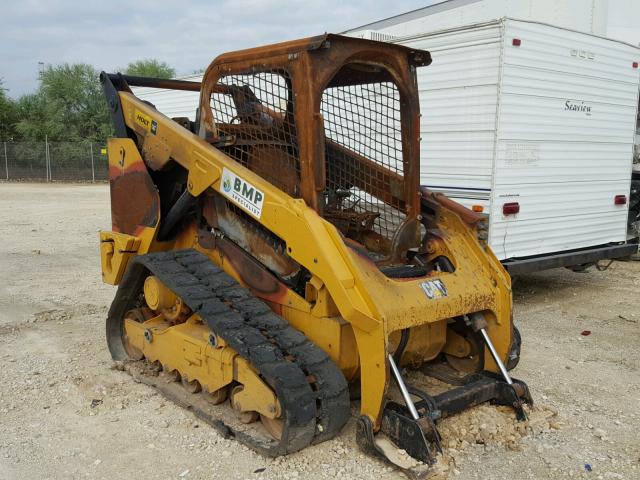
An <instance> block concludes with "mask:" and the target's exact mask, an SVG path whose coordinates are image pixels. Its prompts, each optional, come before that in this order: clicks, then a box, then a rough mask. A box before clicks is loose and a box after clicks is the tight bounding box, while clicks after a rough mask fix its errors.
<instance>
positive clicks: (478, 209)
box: [471, 205, 484, 213]
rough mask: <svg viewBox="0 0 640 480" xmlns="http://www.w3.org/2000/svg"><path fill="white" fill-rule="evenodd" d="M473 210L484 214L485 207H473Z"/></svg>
mask: <svg viewBox="0 0 640 480" xmlns="http://www.w3.org/2000/svg"><path fill="white" fill-rule="evenodd" d="M471 210H473V211H474V212H476V213H482V212H484V207H483V206H482V205H471Z"/></svg>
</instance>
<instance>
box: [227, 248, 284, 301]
mask: <svg viewBox="0 0 640 480" xmlns="http://www.w3.org/2000/svg"><path fill="white" fill-rule="evenodd" d="M216 246H217V248H218V249H219V250H220V252H221V253H222V254H223V256H224V259H225V261H228V262H229V263H230V264H231V265H232V267H233V269H234V270H235V271H236V272H237V273H238V275H239V276H240V279H241V280H242V282H243V283H245V284H246V285H247V286H248V287H249V288H251V289H252V290H253V291H254V292H255V293H256V295H257V296H259V297H261V298H263V299H265V300H271V301H275V302H278V301H279V300H281V299H282V298H283V297H284V295H285V294H286V292H287V287H286V286H285V285H284V284H283V283H282V282H280V281H279V280H278V279H277V278H276V277H275V276H274V275H273V274H272V273H270V272H269V271H268V270H267V269H266V268H264V266H263V265H262V264H261V263H260V262H258V261H257V260H256V259H254V258H253V257H252V256H251V255H249V254H248V253H247V252H246V251H245V250H244V249H242V248H240V247H239V246H237V245H236V244H235V243H233V242H232V241H230V240H227V239H226V238H219V239H217V241H216Z"/></svg>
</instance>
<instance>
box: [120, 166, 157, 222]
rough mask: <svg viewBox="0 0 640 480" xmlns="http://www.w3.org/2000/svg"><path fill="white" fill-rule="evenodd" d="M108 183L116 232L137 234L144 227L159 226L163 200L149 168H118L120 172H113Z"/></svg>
mask: <svg viewBox="0 0 640 480" xmlns="http://www.w3.org/2000/svg"><path fill="white" fill-rule="evenodd" d="M110 170H117V169H110ZM110 173H111V171H110ZM109 187H110V190H111V222H112V229H113V231H114V232H119V233H127V234H129V235H138V234H139V233H140V231H141V230H142V229H143V228H145V227H155V226H156V224H157V223H158V216H159V213H160V200H159V198H158V192H157V191H156V187H155V185H154V184H153V181H152V180H151V177H150V176H149V174H148V173H147V172H146V171H144V170H140V169H129V170H128V171H125V172H124V173H121V172H120V171H118V175H116V176H113V175H111V179H110V180H109Z"/></svg>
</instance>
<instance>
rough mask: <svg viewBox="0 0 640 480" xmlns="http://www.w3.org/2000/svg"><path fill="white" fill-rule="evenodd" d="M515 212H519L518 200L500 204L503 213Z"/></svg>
mask: <svg viewBox="0 0 640 480" xmlns="http://www.w3.org/2000/svg"><path fill="white" fill-rule="evenodd" d="M516 213H520V204H519V203H518V202H510V203H505V204H504V205H502V214H503V215H515V214H516Z"/></svg>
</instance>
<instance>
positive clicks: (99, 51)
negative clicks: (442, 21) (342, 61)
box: [0, 0, 436, 97]
mask: <svg viewBox="0 0 640 480" xmlns="http://www.w3.org/2000/svg"><path fill="white" fill-rule="evenodd" d="M432 3H436V0H422V1H420V0H398V1H395V2H388V1H384V0H371V1H363V0H354V1H351V2H344V1H343V0H323V1H316V2H309V1H303V0H285V1H276V0H219V1H211V0H210V1H205V0H193V1H177V0H155V1H151V0H136V1H135V2H131V1H122V0H110V1H105V0H102V1H95V0H84V1H82V2H78V1H73V0H22V1H20V2H10V3H9V5H8V6H7V5H5V6H3V14H2V17H3V22H2V23H3V26H2V29H0V46H1V47H0V78H3V79H4V88H7V89H9V95H10V96H12V97H18V96H20V95H22V94H24V93H28V92H31V91H33V90H35V88H36V87H37V75H38V62H45V63H47V64H58V63H64V62H69V63H76V62H82V63H88V64H91V65H93V66H95V67H96V68H97V69H100V70H111V71H113V70H117V69H118V68H123V67H124V66H126V65H127V64H128V63H129V62H132V61H134V60H138V59H141V58H157V59H159V60H162V61H165V62H167V63H168V64H169V65H171V66H173V67H175V68H176V70H177V72H178V73H179V74H189V73H192V72H193V71H194V70H200V69H204V68H206V67H207V66H208V65H209V63H210V62H211V60H213V58H215V57H216V56H217V55H218V54H220V53H223V52H227V51H232V50H237V49H241V48H248V47H254V46H259V45H263V44H267V43H273V42H279V41H284V40H291V39H294V38H299V37H304V36H310V35H317V34H320V33H323V32H325V31H328V32H340V31H343V30H346V29H348V28H352V27H355V26H358V25H362V24H365V23H368V22H371V21H375V20H378V19H381V18H385V17H388V16H391V15H395V14H398V13H402V12H405V11H408V10H412V9H415V8H420V7H422V6H425V5H428V4H432Z"/></svg>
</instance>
